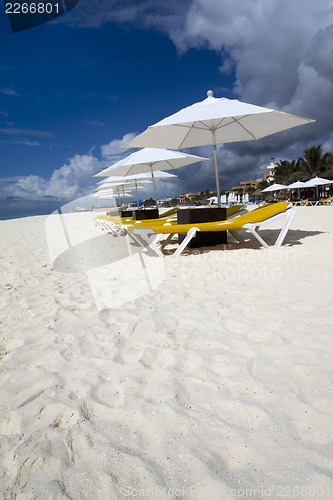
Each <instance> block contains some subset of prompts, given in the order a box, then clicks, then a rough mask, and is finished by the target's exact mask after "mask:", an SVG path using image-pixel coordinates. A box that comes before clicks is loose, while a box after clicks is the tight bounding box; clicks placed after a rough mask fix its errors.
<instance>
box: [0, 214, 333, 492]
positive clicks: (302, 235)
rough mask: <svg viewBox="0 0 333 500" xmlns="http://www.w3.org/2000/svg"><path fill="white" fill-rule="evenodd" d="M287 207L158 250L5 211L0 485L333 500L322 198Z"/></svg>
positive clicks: (83, 226)
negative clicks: (244, 238)
mask: <svg viewBox="0 0 333 500" xmlns="http://www.w3.org/2000/svg"><path fill="white" fill-rule="evenodd" d="M292 210H294V211H295V216H294V218H293V221H292V223H291V226H290V227H289V229H288V232H287V233H286V235H285V238H284V241H283V244H282V245H281V246H280V247H278V248H268V249H266V248H264V247H263V246H262V245H261V244H260V242H259V241H257V240H256V239H255V238H251V239H250V240H249V242H248V243H247V244H246V245H241V244H239V242H237V241H236V240H234V239H233V238H230V240H228V243H227V244H226V245H220V246H215V247H211V248H205V247H204V248H200V249H195V248H193V249H188V250H187V251H185V252H183V253H182V254H181V255H179V256H178V257H176V258H173V257H172V256H171V255H166V256H165V258H162V259H161V258H159V257H157V256H156V255H148V252H145V251H142V249H140V247H139V246H138V245H135V244H131V243H130V238H129V237H125V236H122V237H118V236H117V235H115V234H112V232H111V231H110V232H108V231H105V230H101V228H100V227H99V226H97V225H96V224H94V223H93V221H92V220H91V217H92V214H91V213H90V212H82V213H70V214H64V215H61V216H60V215H58V216H57V215H50V216H36V217H28V218H23V219H14V220H8V221H0V256H1V258H0V279H1V288H2V294H1V298H0V300H1V308H0V326H1V331H2V338H1V345H0V348H1V350H0V354H1V378H0V388H1V419H0V433H1V457H2V460H1V481H0V497H1V498H4V499H14V498H16V499H45V498H50V499H57V500H58V499H65V498H66V499H68V498H71V499H73V500H82V499H89V500H102V499H103V500H104V499H112V500H113V499H116V500H118V499H119V500H120V499H124V498H172V499H174V500H175V499H176V498H178V499H179V498H191V499H196V500H199V499H205V500H206V499H207V500H208V499H220V498H221V499H222V498H223V499H226V500H231V499H233V498H238V497H244V498H245V497H250V496H251V497H252V498H281V497H283V498H287V497H288V498H300V497H301V498H306V499H309V500H310V499H314V498H316V499H317V498H322V499H326V500H329V499H331V498H332V495H333V480H332V470H333V460H332V454H331V449H332V391H331V389H332V385H333V384H332V383H333V380H332V354H333V352H332V350H333V347H332V314H331V289H332V269H331V267H332V266H331V249H332V245H333V217H332V215H333V207H332V206H330V205H324V204H321V205H317V206H296V207H294V208H293V209H292ZM283 224H284V222H283V221H282V219H276V220H274V221H272V224H270V225H267V227H263V228H262V231H261V232H260V234H262V236H263V238H264V239H265V241H267V242H268V243H270V244H274V242H275V241H276V238H277V236H278V234H279V232H280V230H281V228H282V227H283ZM250 236H251V235H250Z"/></svg>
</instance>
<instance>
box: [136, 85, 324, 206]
mask: <svg viewBox="0 0 333 500" xmlns="http://www.w3.org/2000/svg"><path fill="white" fill-rule="evenodd" d="M314 121H315V120H311V119H308V118H302V117H300V116H295V115H291V114H288V113H283V112H281V111H276V110H274V109H269V108H263V107H261V106H255V105H253V104H247V103H244V102H241V101H238V100H236V99H226V98H225V97H222V98H215V97H213V92H212V91H211V90H209V91H208V92H207V98H206V99H204V100H203V101H201V102H198V103H195V104H192V106H188V107H187V108H183V109H181V110H180V111H178V112H177V113H175V114H173V115H171V116H168V117H167V118H164V119H163V120H161V121H159V122H158V123H155V124H154V125H152V126H150V127H148V129H147V130H145V131H144V132H143V133H142V134H140V135H138V136H137V137H135V138H134V139H133V140H132V141H130V142H129V143H128V144H126V147H133V148H137V147H152V148H156V147H164V148H174V149H182V148H190V147H195V146H204V145H208V144H212V145H213V148H214V163H215V176H216V190H217V198H218V201H219V203H220V186H219V177H218V167H217V155H216V144H219V143H228V142H237V141H252V140H255V139H260V138H262V137H265V136H267V135H271V134H274V133H276V132H281V131H282V130H286V129H289V128H292V127H297V126H298V125H303V124H306V123H310V122H314Z"/></svg>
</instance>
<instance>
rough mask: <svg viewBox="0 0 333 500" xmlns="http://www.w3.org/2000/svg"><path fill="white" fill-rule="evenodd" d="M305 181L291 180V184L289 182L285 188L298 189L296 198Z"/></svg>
mask: <svg viewBox="0 0 333 500" xmlns="http://www.w3.org/2000/svg"><path fill="white" fill-rule="evenodd" d="M304 184H305V182H302V181H296V182H293V183H292V184H289V185H288V186H287V187H286V189H288V190H290V189H298V198H300V191H299V190H300V188H304V187H305V186H304Z"/></svg>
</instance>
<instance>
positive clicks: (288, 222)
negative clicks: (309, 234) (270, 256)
mask: <svg viewBox="0 0 333 500" xmlns="http://www.w3.org/2000/svg"><path fill="white" fill-rule="evenodd" d="M285 215H286V217H287V220H286V223H285V225H284V226H283V228H282V229H281V232H280V234H279V236H278V238H277V240H276V242H275V245H274V246H275V247H280V246H281V245H282V243H283V240H284V239H285V237H286V234H287V232H288V231H289V228H290V226H291V223H292V221H293V218H294V216H295V210H294V209H293V208H291V209H288V210H286V212H285Z"/></svg>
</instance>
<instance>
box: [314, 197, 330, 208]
mask: <svg viewBox="0 0 333 500" xmlns="http://www.w3.org/2000/svg"><path fill="white" fill-rule="evenodd" d="M332 203H333V197H332V196H330V197H329V198H322V199H321V200H318V201H317V202H316V203H315V206H317V205H332Z"/></svg>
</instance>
